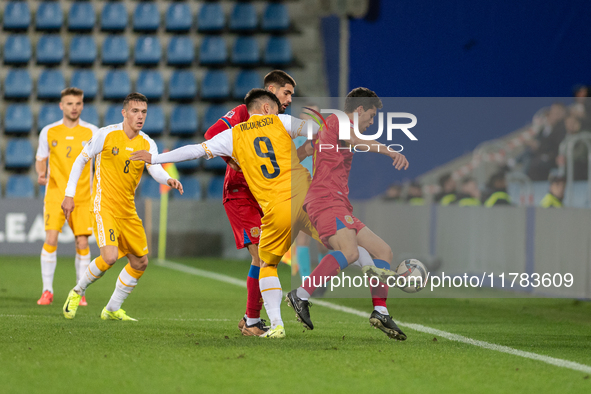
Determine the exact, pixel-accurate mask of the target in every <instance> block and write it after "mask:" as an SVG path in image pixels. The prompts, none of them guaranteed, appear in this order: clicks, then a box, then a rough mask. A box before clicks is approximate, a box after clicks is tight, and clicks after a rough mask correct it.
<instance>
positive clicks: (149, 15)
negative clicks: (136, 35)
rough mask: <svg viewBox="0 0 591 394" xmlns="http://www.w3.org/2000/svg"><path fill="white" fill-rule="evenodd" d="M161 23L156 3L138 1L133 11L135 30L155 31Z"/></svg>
mask: <svg viewBox="0 0 591 394" xmlns="http://www.w3.org/2000/svg"><path fill="white" fill-rule="evenodd" d="M159 24H160V13H159V12H158V7H157V6H156V3H154V2H151V1H148V2H145V3H144V2H142V3H138V5H136V7H135V11H134V12H133V30H134V31H141V32H154V31H156V30H158V25H159Z"/></svg>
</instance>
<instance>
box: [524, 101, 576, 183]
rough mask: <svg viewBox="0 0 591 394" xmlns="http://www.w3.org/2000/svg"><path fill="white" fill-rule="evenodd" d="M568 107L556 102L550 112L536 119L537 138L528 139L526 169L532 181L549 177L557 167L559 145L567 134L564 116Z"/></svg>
mask: <svg viewBox="0 0 591 394" xmlns="http://www.w3.org/2000/svg"><path fill="white" fill-rule="evenodd" d="M565 115H566V108H565V107H564V104H562V103H554V104H552V105H551V106H550V109H549V110H548V112H547V113H546V114H545V115H544V116H542V117H541V118H539V119H535V121H534V125H533V127H534V129H537V136H536V138H535V139H532V140H528V141H527V142H526V143H527V145H528V151H527V154H526V157H527V159H526V164H525V167H526V168H525V169H526V172H527V175H528V176H529V177H530V179H531V180H532V181H543V180H546V179H548V174H549V173H550V170H551V169H552V168H555V167H556V157H557V156H558V147H559V145H560V142H561V141H562V140H563V139H564V137H565V135H566V128H565V126H564V121H563V120H564V117H565Z"/></svg>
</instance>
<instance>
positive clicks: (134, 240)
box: [92, 210, 148, 257]
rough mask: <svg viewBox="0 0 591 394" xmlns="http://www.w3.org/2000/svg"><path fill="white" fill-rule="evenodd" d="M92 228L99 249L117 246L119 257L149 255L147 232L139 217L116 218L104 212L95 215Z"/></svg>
mask: <svg viewBox="0 0 591 394" xmlns="http://www.w3.org/2000/svg"><path fill="white" fill-rule="evenodd" d="M92 226H93V228H94V235H95V237H96V241H97V243H98V246H99V248H102V247H103V246H107V245H112V246H117V248H118V249H119V256H122V255H127V254H129V253H131V254H132V255H134V256H137V257H141V256H145V255H146V254H148V240H147V239H146V232H145V231H144V226H143V224H142V220H141V219H140V218H139V217H138V216H135V217H131V218H116V217H114V216H111V214H110V213H108V212H105V211H104V210H103V211H101V212H99V213H97V212H95V213H94V215H93V217H92Z"/></svg>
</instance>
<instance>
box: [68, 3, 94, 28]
mask: <svg viewBox="0 0 591 394" xmlns="http://www.w3.org/2000/svg"><path fill="white" fill-rule="evenodd" d="M95 22H96V14H95V13H94V8H93V5H92V3H91V2H86V1H75V2H73V3H72V6H71V7H70V11H69V12H68V30H69V31H75V32H81V31H90V30H92V28H93V27H94V24H95Z"/></svg>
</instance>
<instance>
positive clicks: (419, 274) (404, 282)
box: [396, 259, 427, 293]
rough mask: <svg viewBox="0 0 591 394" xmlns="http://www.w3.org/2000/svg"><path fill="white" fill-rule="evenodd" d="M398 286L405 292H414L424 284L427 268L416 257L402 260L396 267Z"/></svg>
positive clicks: (421, 288)
mask: <svg viewBox="0 0 591 394" xmlns="http://www.w3.org/2000/svg"><path fill="white" fill-rule="evenodd" d="M396 273H397V274H398V275H400V277H398V278H397V279H396V284H397V285H398V288H399V289H400V290H402V291H404V292H405V293H416V292H418V291H421V290H423V288H424V286H425V285H426V283H425V280H426V279H427V268H425V265H423V263H421V262H420V261H419V260H417V259H408V260H404V261H403V262H402V263H400V264H399V265H398V267H397V268H396Z"/></svg>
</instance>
